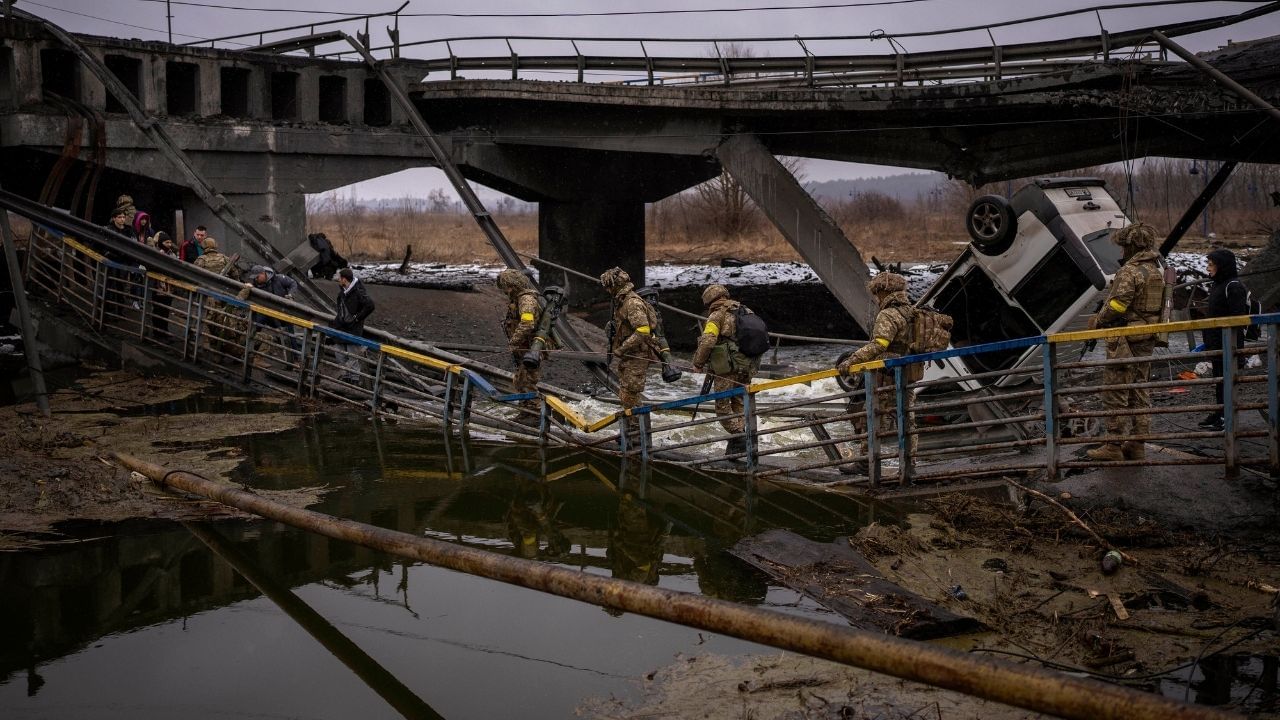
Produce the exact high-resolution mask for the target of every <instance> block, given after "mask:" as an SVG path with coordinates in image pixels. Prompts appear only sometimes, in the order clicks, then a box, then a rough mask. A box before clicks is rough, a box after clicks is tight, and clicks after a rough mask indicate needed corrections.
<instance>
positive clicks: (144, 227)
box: [133, 210, 154, 245]
mask: <svg viewBox="0 0 1280 720" xmlns="http://www.w3.org/2000/svg"><path fill="white" fill-rule="evenodd" d="M153 232H154V231H153V230H152V229H151V215H150V214H148V213H147V212H146V211H145V210H139V211H138V213H137V214H136V215H134V216H133V236H134V238H136V239H137V241H138V242H140V243H142V244H143V245H150V244H151V235H152V234H153Z"/></svg>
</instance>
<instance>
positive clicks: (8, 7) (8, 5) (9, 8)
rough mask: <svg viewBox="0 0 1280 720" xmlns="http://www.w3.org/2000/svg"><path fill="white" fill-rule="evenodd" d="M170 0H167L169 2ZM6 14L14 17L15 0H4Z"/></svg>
mask: <svg viewBox="0 0 1280 720" xmlns="http://www.w3.org/2000/svg"><path fill="white" fill-rule="evenodd" d="M168 1H169V0H165V2H168ZM4 16H5V17H13V0H4Z"/></svg>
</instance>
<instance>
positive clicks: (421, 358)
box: [382, 345, 453, 371]
mask: <svg viewBox="0 0 1280 720" xmlns="http://www.w3.org/2000/svg"><path fill="white" fill-rule="evenodd" d="M382 352H384V353H386V354H388V355H392V356H395V357H398V358H401V359H403V360H408V361H410V362H415V363H418V364H419V365H426V366H427V367H429V368H434V369H436V370H444V371H448V370H449V369H450V368H451V367H453V365H452V364H451V363H447V362H445V361H443V360H437V359H435V358H433V357H431V356H429V355H423V354H422V353H416V352H414V351H412V350H405V349H404V348H400V347H395V346H394V345H383V346H382Z"/></svg>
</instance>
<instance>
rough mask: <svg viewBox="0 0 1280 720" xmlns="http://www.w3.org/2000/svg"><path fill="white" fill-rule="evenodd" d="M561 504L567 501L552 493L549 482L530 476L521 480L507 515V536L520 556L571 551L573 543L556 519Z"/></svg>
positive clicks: (550, 555)
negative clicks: (535, 479) (557, 497)
mask: <svg viewBox="0 0 1280 720" xmlns="http://www.w3.org/2000/svg"><path fill="white" fill-rule="evenodd" d="M562 507H564V503H563V502H560V501H559V500H556V499H555V498H553V497H551V491H550V489H548V488H547V486H546V484H544V483H540V482H536V481H533V480H527V479H522V480H520V481H519V483H518V484H517V485H516V492H515V495H513V496H512V497H511V505H510V506H508V507H507V514H506V517H505V520H506V523H507V539H509V540H510V541H511V544H512V546H513V547H514V549H515V550H514V551H515V554H516V556H517V557H522V558H525V559H527V560H533V559H535V558H560V557H563V556H565V555H567V554H568V553H569V549H570V547H571V543H570V542H569V538H567V537H565V534H564V533H563V532H561V531H560V526H559V522H558V521H557V520H556V515H558V514H560V508H562ZM543 541H545V542H546V548H545V549H544V548H543Z"/></svg>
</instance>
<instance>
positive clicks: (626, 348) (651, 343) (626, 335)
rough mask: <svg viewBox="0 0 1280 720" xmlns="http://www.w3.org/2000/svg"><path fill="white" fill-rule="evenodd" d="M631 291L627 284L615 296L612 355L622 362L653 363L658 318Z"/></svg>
mask: <svg viewBox="0 0 1280 720" xmlns="http://www.w3.org/2000/svg"><path fill="white" fill-rule="evenodd" d="M632 288H633V286H632V285H631V283H627V284H625V285H623V286H622V287H620V288H618V291H617V292H616V293H615V294H614V296H613V326H614V331H613V354H614V355H617V356H618V357H619V358H621V359H622V360H632V359H637V358H641V357H643V358H645V359H652V358H653V357H654V354H655V353H656V351H657V347H655V345H656V341H655V340H654V338H653V327H654V325H656V324H657V315H655V314H654V312H653V308H652V307H650V306H649V303H647V302H645V301H644V298H641V297H640V296H639V295H637V294H635V291H634V290H633V289H632Z"/></svg>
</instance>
